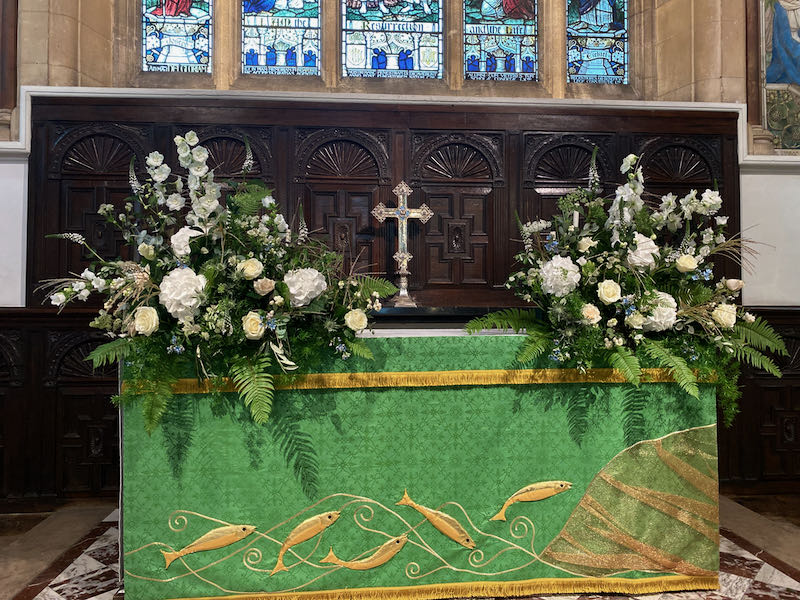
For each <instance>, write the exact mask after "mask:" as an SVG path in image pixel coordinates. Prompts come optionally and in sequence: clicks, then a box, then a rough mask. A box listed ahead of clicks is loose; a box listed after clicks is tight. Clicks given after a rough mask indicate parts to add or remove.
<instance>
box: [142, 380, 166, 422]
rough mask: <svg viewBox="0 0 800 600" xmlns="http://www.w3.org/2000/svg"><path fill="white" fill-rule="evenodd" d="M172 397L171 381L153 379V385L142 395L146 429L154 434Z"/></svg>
mask: <svg viewBox="0 0 800 600" xmlns="http://www.w3.org/2000/svg"><path fill="white" fill-rule="evenodd" d="M171 398H172V386H171V381H168V380H164V381H153V382H152V387H151V388H150V389H148V390H147V391H146V392H145V393H143V394H142V395H141V399H142V415H143V416H144V430H145V431H146V432H147V434H148V435H152V433H153V431H155V429H156V427H158V424H159V423H160V422H161V418H162V417H163V416H164V411H165V410H166V409H167V405H168V404H169V401H170V399H171Z"/></svg>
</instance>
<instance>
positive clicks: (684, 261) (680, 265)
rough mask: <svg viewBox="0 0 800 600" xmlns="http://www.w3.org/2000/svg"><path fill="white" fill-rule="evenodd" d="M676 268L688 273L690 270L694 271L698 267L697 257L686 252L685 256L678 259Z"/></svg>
mask: <svg viewBox="0 0 800 600" xmlns="http://www.w3.org/2000/svg"><path fill="white" fill-rule="evenodd" d="M675 268H676V269H678V271H680V272H681V273H688V272H689V271H694V270H695V269H696V268H697V259H696V258H695V257H694V256H692V255H691V254H684V255H683V256H679V257H678V260H676V261H675Z"/></svg>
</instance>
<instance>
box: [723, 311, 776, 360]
mask: <svg viewBox="0 0 800 600" xmlns="http://www.w3.org/2000/svg"><path fill="white" fill-rule="evenodd" d="M734 331H735V332H736V333H737V334H738V336H739V337H740V338H741V339H742V340H743V341H744V342H745V343H746V344H748V345H750V346H752V347H754V348H757V349H758V350H766V351H767V352H774V353H775V354H778V355H780V356H788V354H789V353H788V351H787V350H786V344H785V343H784V341H783V339H782V338H781V336H780V335H778V334H777V332H776V331H775V330H774V329H773V328H772V326H771V325H770V324H769V323H767V322H766V321H765V320H764V319H762V318H761V317H756V320H755V321H753V322H752V323H748V322H747V321H741V320H740V321H737V323H736V325H735V326H734Z"/></svg>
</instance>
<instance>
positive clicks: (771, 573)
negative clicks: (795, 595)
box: [756, 564, 800, 591]
mask: <svg viewBox="0 0 800 600" xmlns="http://www.w3.org/2000/svg"><path fill="white" fill-rule="evenodd" d="M756 581H763V582H764V583H769V584H770V585H775V586H778V587H785V588H789V589H790V590H796V591H800V581H797V580H795V579H792V578H791V577H789V576H788V575H786V574H785V573H781V572H780V571H778V569H776V568H775V567H773V566H772V565H767V564H765V565H764V566H763V567H761V570H760V571H759V572H758V575H756Z"/></svg>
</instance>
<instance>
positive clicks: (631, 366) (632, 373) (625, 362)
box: [608, 346, 642, 386]
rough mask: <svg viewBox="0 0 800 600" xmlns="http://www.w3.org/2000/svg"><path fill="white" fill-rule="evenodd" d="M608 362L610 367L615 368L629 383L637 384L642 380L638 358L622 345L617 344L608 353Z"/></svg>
mask: <svg viewBox="0 0 800 600" xmlns="http://www.w3.org/2000/svg"><path fill="white" fill-rule="evenodd" d="M608 364H609V365H611V368H612V369H616V370H617V371H619V372H620V373H622V376H623V377H625V379H627V380H628V382H629V383H632V384H633V385H636V386H638V385H639V384H640V383H641V381H642V368H641V366H640V365H639V359H638V358H636V355H635V354H634V353H633V352H631V350H630V349H628V348H625V347H624V346H617V347H616V349H615V350H614V351H612V352H610V353H609V354H608Z"/></svg>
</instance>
